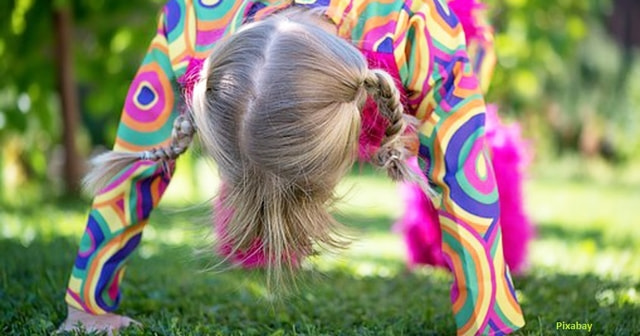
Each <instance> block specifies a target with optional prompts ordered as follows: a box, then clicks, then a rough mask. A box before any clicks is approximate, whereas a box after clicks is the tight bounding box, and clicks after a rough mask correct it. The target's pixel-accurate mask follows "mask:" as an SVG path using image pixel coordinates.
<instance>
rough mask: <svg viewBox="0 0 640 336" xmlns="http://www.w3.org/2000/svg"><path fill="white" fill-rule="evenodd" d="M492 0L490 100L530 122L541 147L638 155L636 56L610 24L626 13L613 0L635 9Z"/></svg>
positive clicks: (587, 0)
mask: <svg viewBox="0 0 640 336" xmlns="http://www.w3.org/2000/svg"><path fill="white" fill-rule="evenodd" d="M487 2H488V5H489V6H488V7H489V12H490V18H491V21H492V23H493V25H494V27H495V30H496V48H497V53H498V65H497V67H496V71H495V75H494V79H493V81H492V86H491V90H490V92H489V94H488V97H487V98H488V100H489V101H494V102H497V103H499V104H500V106H501V111H502V113H503V114H506V115H512V116H514V117H517V118H520V119H522V120H523V122H525V126H526V127H527V128H526V130H527V131H528V133H529V134H530V136H531V137H534V139H535V140H536V143H537V144H538V145H540V146H542V148H544V149H545V150H540V151H538V152H539V153H540V152H545V153H546V152H549V151H547V150H546V149H550V150H551V151H555V150H560V151H562V150H565V149H570V150H581V151H583V152H587V153H586V154H591V153H588V152H589V150H599V151H600V152H601V153H600V154H603V155H605V156H609V157H608V158H610V159H612V160H613V161H616V160H618V161H619V160H620V159H626V158H630V157H631V156H633V155H637V154H640V137H638V136H636V134H637V133H638V132H639V131H640V113H638V110H639V109H640V104H639V103H640V90H639V89H640V76H639V75H638V74H639V72H640V63H639V62H638V57H637V55H638V54H637V50H634V49H632V47H631V46H628V48H625V46H622V45H620V44H617V43H615V42H614V39H613V37H612V36H611V30H610V26H611V21H612V20H621V19H622V18H619V17H612V14H613V7H614V5H615V3H618V5H619V6H621V10H622V11H624V10H625V9H626V10H631V9H632V8H629V9H627V8H624V7H622V6H624V5H625V4H624V1H615V0H529V1H527V0H489V1H487ZM627 3H628V2H627ZM627 6H628V5H627ZM631 7H633V6H631ZM633 9H634V10H637V8H633ZM638 14H640V13H638ZM623 24H624V23H623ZM636 33H637V32H636ZM634 74H635V75H634ZM545 146H547V147H548V148H545ZM589 146H591V147H597V148H591V149H590V148H589Z"/></svg>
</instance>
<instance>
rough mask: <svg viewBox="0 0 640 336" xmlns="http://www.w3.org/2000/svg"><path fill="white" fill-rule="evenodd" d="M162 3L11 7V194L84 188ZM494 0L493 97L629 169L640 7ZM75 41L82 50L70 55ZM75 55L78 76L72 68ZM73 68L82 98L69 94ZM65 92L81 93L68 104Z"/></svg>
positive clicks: (568, 150)
mask: <svg viewBox="0 0 640 336" xmlns="http://www.w3.org/2000/svg"><path fill="white" fill-rule="evenodd" d="M163 2H164V1H163V0H147V1H135V2H133V1H106V0H95V1H79V0H53V1H50V0H7V1H2V3H1V4H0V20H1V22H2V24H1V25H0V32H1V35H0V78H1V79H0V143H2V144H3V146H2V155H0V169H1V171H2V179H0V184H2V187H3V190H5V192H9V193H10V192H11V190H15V188H16V187H17V186H20V185H22V184H24V183H28V181H35V182H39V183H40V184H42V185H45V186H48V187H50V189H51V191H52V192H54V193H60V192H62V191H65V190H66V191H71V192H74V191H76V190H77V189H75V188H76V186H77V175H78V174H79V172H81V171H82V169H83V167H82V166H83V164H82V162H84V159H85V158H86V157H87V156H88V155H89V154H90V152H91V150H92V149H94V148H97V147H99V146H105V147H109V146H111V144H112V143H113V138H114V136H115V130H116V127H117V123H118V119H119V117H118V116H119V114H120V110H121V108H122V104H123V101H124V98H125V96H126V92H127V88H128V85H129V83H130V81H131V79H132V78H133V76H134V74H135V71H136V70H137V67H138V65H139V63H140V61H141V60H142V57H143V55H144V52H145V50H146V48H147V46H148V43H149V42H150V40H151V38H152V36H153V34H154V33H155V29H156V20H157V18H158V13H159V10H160V8H161V6H162V3H163ZM487 4H488V8H489V13H490V18H491V21H492V22H493V24H494V25H495V29H496V45H497V50H498V58H499V61H498V62H499V63H498V66H497V68H496V73H495V76H494V80H493V83H492V86H491V90H490V92H489V94H488V97H487V100H488V101H490V102H495V103H497V104H499V105H500V109H501V113H502V115H504V116H507V117H509V118H511V119H517V120H518V121H520V122H521V123H522V124H523V128H524V130H525V132H526V133H527V135H528V136H529V137H531V138H532V139H533V140H534V142H535V144H536V147H537V150H536V152H537V155H538V157H541V156H542V157H545V156H546V157H549V158H554V157H557V156H558V155H566V154H575V153H578V154H580V155H583V156H586V157H603V158H606V159H607V160H609V161H610V162H611V163H612V164H622V163H624V162H625V161H628V160H629V159H630V158H632V157H633V156H634V155H638V154H640V137H638V136H637V134H638V132H639V131H640V113H638V112H637V111H638V109H639V108H640V64H639V62H638V57H637V55H638V50H637V46H638V45H639V42H640V41H639V40H640V24H639V22H638V21H637V20H635V21H634V18H639V17H640V9H639V6H640V4H638V2H637V1H635V0H487ZM64 27H66V29H67V30H65V28H64ZM61 28H62V29H61ZM65 39H66V40H65ZM65 41H69V42H70V44H71V47H69V48H64V47H62V48H64V49H65V50H61V45H63V44H64V42H65ZM64 51H67V52H68V53H66V54H65V52H64ZM65 60H66V62H68V63H67V64H72V65H73V66H72V67H70V69H63V68H64V66H63V64H65V63H64V62H65ZM65 71H67V72H65ZM65 73H66V75H67V76H68V78H67V85H69V83H71V84H70V85H71V86H70V87H71V90H67V91H72V92H66V95H65V94H62V93H63V92H64V91H63V90H62V89H63V88H64V87H65V86H64V85H61V83H64V82H62V81H61V79H62V78H65V77H64V75H65ZM69 95H70V96H69ZM65 96H67V97H71V98H68V99H67V103H66V105H65V106H66V107H65V108H64V109H63V107H62V106H63V102H65V99H64V97H65ZM74 96H75V97H74ZM69 99H71V100H72V101H68V100H69ZM74 101H75V102H74ZM74 106H76V107H77V109H78V111H77V112H74V111H73V107H74ZM63 111H64V112H65V113H63ZM74 120H75V121H77V126H78V127H75V128H74V127H73V123H74ZM65 133H66V134H67V135H69V136H68V137H67V138H66V141H65V137H64V134H65ZM74 146H75V148H76V149H75V151H77V155H74V154H73V153H75V151H74V150H73V147H74ZM69 153H70V154H71V155H68V154H69ZM65 162H67V164H66V165H65ZM65 167H66V168H65ZM65 172H66V173H65ZM43 182H44V183H43ZM65 182H66V183H65Z"/></svg>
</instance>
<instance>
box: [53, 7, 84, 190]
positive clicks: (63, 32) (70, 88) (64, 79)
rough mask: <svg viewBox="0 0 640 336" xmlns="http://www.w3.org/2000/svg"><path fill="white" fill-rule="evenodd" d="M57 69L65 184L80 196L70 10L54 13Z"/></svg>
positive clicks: (79, 161)
mask: <svg viewBox="0 0 640 336" xmlns="http://www.w3.org/2000/svg"><path fill="white" fill-rule="evenodd" d="M53 16H54V20H53V22H54V25H55V38H56V47H55V48H56V51H55V52H56V67H57V70H58V72H57V81H58V90H59V93H60V99H61V102H62V109H61V110H62V138H63V145H64V153H65V155H64V181H65V187H66V192H68V193H77V192H78V191H79V188H78V187H79V185H80V179H81V178H82V162H81V160H80V155H79V154H78V148H77V146H76V134H77V133H76V131H77V127H78V97H77V92H76V85H75V79H74V73H73V51H72V44H71V41H72V31H73V30H72V27H73V22H72V17H71V14H70V11H69V8H67V7H58V8H56V9H55V10H54V14H53Z"/></svg>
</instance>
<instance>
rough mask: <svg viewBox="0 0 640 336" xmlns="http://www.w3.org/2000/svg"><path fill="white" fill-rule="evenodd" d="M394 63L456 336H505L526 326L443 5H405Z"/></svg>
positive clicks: (472, 88)
mask: <svg viewBox="0 0 640 336" xmlns="http://www.w3.org/2000/svg"><path fill="white" fill-rule="evenodd" d="M397 32H399V33H397V36H400V37H401V38H400V39H398V40H397V41H396V43H397V46H396V50H397V52H396V54H395V58H396V63H397V65H398V69H399V72H400V76H401V79H402V81H403V85H404V86H405V88H406V90H407V93H408V106H409V108H410V109H411V110H412V111H414V112H415V115H416V116H417V117H418V118H419V119H420V120H421V121H422V126H421V127H420V129H419V138H420V149H419V162H420V168H421V170H422V171H423V172H424V173H425V174H426V176H427V177H428V178H429V181H430V182H431V183H432V185H433V187H434V189H435V190H436V191H437V192H438V193H439V194H440V195H441V197H440V198H439V199H434V200H433V201H434V204H435V205H436V206H437V207H438V217H439V221H440V227H441V229H442V249H443V252H444V255H445V258H446V262H447V263H448V265H449V267H450V269H451V270H452V272H453V276H454V283H453V285H452V291H451V300H452V303H453V313H454V316H455V321H456V325H457V327H458V334H459V335H475V334H504V333H509V332H512V331H514V330H517V329H519V328H521V327H522V326H523V325H524V319H523V316H522V311H521V310H520V306H519V304H518V302H517V298H516V294H515V289H514V287H513V284H512V281H511V276H510V274H509V271H508V268H507V266H506V265H505V260H504V255H503V250H502V243H501V239H502V238H501V228H500V223H499V212H500V208H499V203H498V190H497V187H496V183H495V176H494V172H493V169H492V166H491V163H490V161H489V159H488V152H487V147H486V145H485V140H484V122H485V103H484V99H483V96H482V93H481V90H480V88H479V84H478V81H477V79H476V77H475V75H474V71H473V66H472V62H471V61H470V59H469V56H468V54H467V50H466V46H465V39H464V34H463V31H462V27H461V25H460V24H459V22H458V19H457V18H456V16H455V15H453V14H452V13H451V12H450V10H449V8H448V7H447V5H446V1H444V0H442V1H440V0H429V1H412V2H410V1H407V2H406V7H405V10H404V11H403V13H402V14H401V17H400V18H399V20H398V27H397Z"/></svg>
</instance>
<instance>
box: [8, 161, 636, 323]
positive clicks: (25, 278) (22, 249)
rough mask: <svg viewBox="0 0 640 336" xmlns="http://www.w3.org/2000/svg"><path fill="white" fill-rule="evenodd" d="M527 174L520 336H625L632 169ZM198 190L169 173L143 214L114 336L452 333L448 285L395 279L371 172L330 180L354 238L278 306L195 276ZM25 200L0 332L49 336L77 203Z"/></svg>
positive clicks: (395, 246) (71, 250)
mask: <svg viewBox="0 0 640 336" xmlns="http://www.w3.org/2000/svg"><path fill="white" fill-rule="evenodd" d="M548 167H554V169H553V170H552V169H548ZM567 167H572V168H567ZM195 169H196V170H197V171H200V170H201V169H202V167H200V166H197V167H195ZM572 169H573V170H572ZM596 170H597V169H596ZM533 175H534V177H535V179H532V181H531V182H529V183H528V185H527V200H528V207H529V209H530V212H531V215H532V216H533V218H534V220H535V222H536V223H537V225H538V239H537V240H536V242H535V243H534V244H533V246H532V251H531V259H532V260H531V269H530V271H529V272H528V273H527V274H526V275H523V276H519V277H515V279H514V281H515V284H516V287H517V288H518V295H519V298H520V300H521V303H522V307H523V310H524V312H525V315H526V317H525V318H526V321H527V326H526V327H525V328H524V329H523V330H522V331H521V332H520V333H519V334H522V335H555V334H564V333H570V332H568V331H565V332H563V331H558V330H556V322H558V321H564V322H580V323H592V324H593V330H592V334H594V335H638V334H639V333H640V285H639V283H640V259H639V258H638V257H640V182H638V181H637V180H635V178H634V177H633V176H635V175H632V177H630V178H627V179H616V178H613V177H611V178H607V175H606V174H599V173H597V171H596V173H595V174H591V173H589V172H585V171H583V169H582V167H581V166H580V165H579V164H578V165H576V164H568V165H562V164H558V165H546V166H541V167H537V168H536V170H535V171H534V174H533ZM592 175H598V176H600V178H598V179H594V178H593V176H592ZM611 176H617V175H616V174H612V175H611ZM198 182H199V183H198V184H196V185H198V188H193V187H189V186H190V185H192V184H191V183H189V177H188V176H187V175H186V174H184V171H179V172H178V176H177V177H176V180H175V181H174V184H173V185H172V187H171V189H170V190H169V191H168V195H167V197H166V199H165V200H164V201H163V203H162V206H161V208H160V209H159V210H158V211H156V212H155V213H154V214H153V216H152V219H151V224H150V226H149V227H148V228H147V230H146V231H145V236H144V239H143V243H142V244H141V247H140V248H139V249H138V252H137V253H136V254H135V255H134V256H133V258H132V260H131V263H130V266H129V268H128V269H127V274H126V277H125V281H124V284H123V287H122V289H123V296H124V298H123V302H122V305H121V309H120V312H121V313H124V314H127V315H130V316H132V317H134V318H136V319H138V320H139V321H141V322H142V323H143V324H144V325H145V329H144V330H134V329H131V330H126V331H124V332H123V333H122V334H123V335H139V334H145V335H147V334H148V335H154V334H155V335H217V334H221V335H291V334H303V335H337V334H340V335H451V334H454V333H455V325H454V321H453V317H452V316H451V314H450V303H449V286H450V281H451V277H450V275H449V274H447V273H446V272H443V271H440V270H433V269H430V268H426V267H425V268H423V269H420V270H418V271H416V272H413V273H409V272H407V271H406V269H405V265H404V261H403V253H404V250H403V247H402V245H401V242H400V239H399V237H398V236H396V235H395V234H393V233H391V232H390V230H389V224H390V223H391V222H392V221H393V219H394V218H396V217H397V216H398V215H399V213H400V210H401V208H400V204H399V202H398V200H397V198H396V197H395V193H396V190H395V187H394V186H393V184H392V183H391V182H389V181H387V179H385V178H384V177H382V176H381V175H378V174H375V173H372V172H371V171H370V170H368V169H364V170H363V171H362V172H361V173H360V174H356V175H353V176H351V177H349V178H348V179H347V180H346V181H345V182H344V183H343V184H342V185H341V187H340V190H341V192H342V193H346V196H345V198H344V200H343V201H342V202H341V203H340V206H339V208H340V215H339V217H340V219H341V220H342V222H344V223H346V224H349V225H350V226H352V227H356V228H357V229H358V230H359V232H360V235H359V236H360V237H361V239H359V240H358V241H356V242H355V243H354V244H353V246H352V247H351V248H350V249H349V250H348V251H346V252H343V253H340V254H337V255H331V256H323V257H320V258H317V259H316V260H313V263H312V265H311V266H310V267H308V268H307V269H306V270H305V271H304V272H303V273H304V276H305V281H304V282H303V285H302V289H301V290H300V291H298V292H297V294H295V295H293V296H292V297H290V298H287V299H286V300H285V301H284V303H274V302H272V301H270V300H269V296H268V295H267V293H266V291H265V289H264V287H263V283H262V280H261V277H260V274H257V273H254V272H246V271H239V270H232V271H225V272H204V271H203V270H204V269H206V268H207V266H209V265H211V264H212V263H213V260H212V259H211V258H207V255H206V254H198V253H197V251H199V250H202V248H203V247H206V241H205V240H204V239H203V238H202V237H203V236H204V235H205V234H206V233H207V232H208V230H209V228H208V224H207V220H206V209H204V207H192V206H191V205H193V204H194V203H196V201H197V200H198V199H201V197H202V196H203V195H208V194H210V193H211V190H212V188H213V186H214V185H215V181H213V182H211V183H209V184H207V183H203V182H202V180H201V179H199V180H198ZM29 197H32V198H33V199H38V197H37V195H35V196H33V195H32V196H29ZM29 197H27V196H24V197H23V198H24V199H19V197H18V196H16V197H9V198H7V195H5V201H3V203H0V334H1V335H48V334H50V333H52V332H53V331H54V330H55V328H56V327H57V325H58V324H59V323H60V322H61V321H62V320H63V318H64V312H65V304H64V300H63V297H64V290H65V286H66V281H67V277H68V272H69V271H70V267H71V265H72V262H73V260H74V258H75V252H76V248H77V243H78V241H79V236H80V234H81V233H82V231H83V228H84V219H85V218H84V217H85V214H86V211H87V207H88V202H87V201H77V200H76V201H56V202H43V201H39V202H27V201H28V200H29ZM34 203H37V204H34ZM185 209H186V210H185ZM572 333H573V334H578V335H579V334H581V333H580V332H572Z"/></svg>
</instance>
